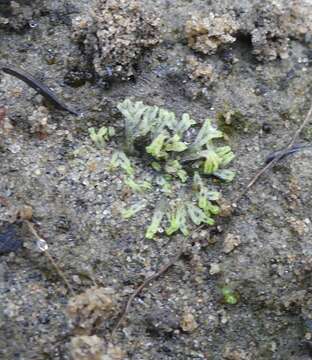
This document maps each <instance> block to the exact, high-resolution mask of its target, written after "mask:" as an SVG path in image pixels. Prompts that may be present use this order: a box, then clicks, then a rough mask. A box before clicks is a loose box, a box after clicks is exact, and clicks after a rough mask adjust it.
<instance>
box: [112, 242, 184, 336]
mask: <svg viewBox="0 0 312 360" xmlns="http://www.w3.org/2000/svg"><path fill="white" fill-rule="evenodd" d="M184 252H185V248H184V247H182V249H181V250H180V251H179V253H178V255H176V256H175V257H174V258H173V259H172V260H170V261H169V262H168V263H167V264H165V265H164V266H163V267H162V268H160V270H159V271H158V272H156V273H154V274H152V275H151V276H149V277H148V278H146V279H145V280H144V281H143V282H142V284H141V285H140V286H138V287H137V288H136V290H135V291H134V293H133V294H132V295H131V296H130V297H129V299H128V301H127V304H126V306H125V308H124V310H123V312H122V314H121V316H120V318H119V320H118V322H117V323H116V325H115V326H114V328H113V331H112V335H113V334H114V333H115V332H116V330H117V329H118V328H119V326H120V325H121V323H122V322H123V321H124V319H125V317H126V316H127V314H128V313H129V310H130V308H131V305H132V303H133V301H134V299H135V298H136V297H137V296H138V295H139V294H140V292H141V291H142V290H143V289H144V288H145V287H146V286H147V285H148V284H149V283H151V282H152V281H153V280H155V279H157V278H159V277H160V276H161V275H163V274H164V273H165V272H166V271H167V270H169V269H170V268H171V267H172V266H173V265H175V264H176V262H177V261H178V260H179V259H180V257H181V256H182V255H183V253H184Z"/></svg>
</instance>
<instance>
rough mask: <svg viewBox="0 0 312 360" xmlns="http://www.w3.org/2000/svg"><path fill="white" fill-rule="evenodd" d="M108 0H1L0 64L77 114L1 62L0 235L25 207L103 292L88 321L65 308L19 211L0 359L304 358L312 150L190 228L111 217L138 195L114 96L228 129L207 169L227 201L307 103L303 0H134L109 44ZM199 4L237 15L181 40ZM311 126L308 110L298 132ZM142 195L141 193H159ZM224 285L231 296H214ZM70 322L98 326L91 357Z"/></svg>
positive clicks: (310, 134)
mask: <svg viewBox="0 0 312 360" xmlns="http://www.w3.org/2000/svg"><path fill="white" fill-rule="evenodd" d="M105 3H106V2H105V1H85V0H80V1H64V0H58V1H54V0H50V1H29V2H28V1H17V2H11V4H10V2H9V1H0V11H1V14H0V15H1V19H0V61H1V64H11V65H14V66H18V67H21V68H23V69H25V70H27V71H28V72H30V73H31V74H33V75H34V76H36V78H38V79H41V80H42V81H43V82H44V83H45V84H47V85H48V86H50V88H51V89H53V90H54V91H55V93H56V94H57V95H58V96H59V98H60V99H62V100H63V101H64V102H65V103H66V104H68V106H70V107H71V108H74V109H75V110H77V111H79V112H82V113H83V115H81V116H80V117H75V116H73V115H71V114H69V113H67V112H64V111H59V110H57V109H55V107H53V106H51V104H48V103H47V102H45V101H44V99H43V98H42V96H40V95H36V93H35V92H34V91H33V90H32V89H30V88H29V87H28V86H27V85H26V84H25V83H23V82H21V81H20V80H18V79H17V78H15V77H13V76H11V75H9V74H5V73H3V72H1V74H0V80H1V87H0V105H1V106H2V107H5V109H6V116H5V117H4V116H2V115H1V114H0V116H1V119H0V125H1V133H0V159H1V161H0V174H1V177H0V179H1V180H0V195H1V198H0V199H1V203H0V234H1V233H2V234H3V233H5V231H6V229H7V228H8V226H11V225H9V224H10V223H12V222H13V218H14V216H15V214H16V212H17V211H18V209H19V208H20V207H21V206H24V205H28V206H31V207H32V209H33V218H32V221H33V223H34V224H35V226H36V229H37V230H38V233H39V234H40V236H42V237H43V238H44V239H45V240H46V242H47V244H48V246H49V253H50V254H51V256H52V257H53V258H54V259H55V260H56V261H57V263H58V266H59V267H60V269H61V270H62V271H63V273H64V274H65V277H66V278H67V279H68V281H69V283H70V284H71V286H72V288H73V289H74V291H75V293H76V294H80V293H84V292H85V291H86V290H88V289H89V288H90V287H92V286H94V283H95V284H96V285H97V286H98V287H99V288H100V287H105V288H109V289H107V290H106V291H107V296H108V297H111V301H112V304H110V305H109V306H108V308H109V312H108V313H106V312H105V309H104V310H103V313H102V314H101V312H100V314H99V319H98V320H99V321H98V322H97V323H96V325H95V324H92V323H91V325H90V324H89V325H87V326H86V328H84V329H82V330H81V329H77V324H76V325H75V324H73V323H72V321H71V320H72V319H70V316H69V315H68V314H67V311H66V308H67V305H68V302H69V301H70V299H73V295H72V294H71V293H70V291H69V290H68V288H67V287H66V285H65V284H64V282H63V280H62V279H61V278H60V277H59V275H58V274H57V273H56V271H55V269H54V268H53V266H52V265H51V263H50V262H49V260H48V258H47V257H46V256H44V254H42V253H40V252H39V251H38V250H37V249H36V246H35V239H34V237H33V235H32V234H31V233H30V232H29V230H28V229H27V226H26V224H25V223H24V224H22V222H21V221H17V222H15V223H14V225H12V226H14V229H15V230H16V237H18V238H20V239H22V240H23V241H24V244H23V247H22V248H20V249H18V250H17V251H13V252H11V253H9V254H8V253H4V254H2V255H1V257H0V260H1V261H0V357H1V359H24V360H30V359H40V360H41V359H70V358H71V355H70V354H72V358H75V359H78V360H79V359H91V360H92V359H135V360H139V359H140V360H141V359H142V360H145V359H146V360H147V359H155V360H156V359H157V360H158V359H163V360H165V359H216V360H217V359H233V360H239V359H241V360H243V359H292V360H295V359H296V360H299V359H300V360H304V359H310V358H311V356H312V308H311V306H312V301H311V272H312V238H311V232H312V225H311V220H312V219H311V217H312V215H311V206H312V197H311V186H312V165H311V164H312V163H311V155H312V151H311V150H309V149H308V148H307V149H306V150H303V151H301V152H298V153H296V154H294V155H293V156H291V157H288V158H286V159H284V160H283V161H281V162H279V163H278V164H277V165H276V166H275V167H274V168H273V169H272V170H269V172H268V173H266V174H265V175H264V176H263V177H262V178H261V179H260V180H259V181H258V182H257V183H256V185H255V186H253V188H252V189H251V191H250V192H249V193H248V194H247V195H246V196H245V197H244V198H243V199H242V200H241V201H240V202H239V203H238V205H237V208H236V209H235V211H234V212H233V213H231V214H229V215H228V216H227V217H223V218H221V217H219V218H217V224H216V225H215V226H213V227H204V228H202V229H200V230H197V229H195V228H194V231H193V232H192V233H191V235H190V237H189V238H188V239H186V240H184V239H183V236H182V235H175V236H172V237H167V236H165V235H164V234H163V235H162V234H160V235H158V236H157V237H156V238H155V239H154V240H148V239H146V238H145V237H144V229H146V226H147V225H148V224H149V222H150V219H151V216H152V213H153V211H152V206H151V207H147V209H146V210H144V212H143V213H140V214H139V215H138V216H136V217H134V218H133V219H131V220H123V219H122V218H121V216H120V214H119V211H118V210H119V209H120V207H122V206H125V205H131V203H132V202H135V201H136V200H137V195H135V194H131V192H130V195H129V191H128V190H127V189H126V190H125V186H124V184H123V181H122V174H121V173H120V172H118V171H117V172H112V171H110V170H109V163H110V159H111V155H112V152H113V150H114V149H118V148H120V147H122V135H120V134H122V130H123V119H122V116H121V114H120V113H119V111H118V110H117V108H116V105H117V103H118V102H119V101H122V100H123V99H125V98H127V97H132V98H133V99H135V100H142V101H144V102H145V103H147V104H150V105H158V106H162V107H165V108H167V109H169V110H171V111H174V112H175V113H176V114H178V115H181V114H182V113H185V112H186V113H189V114H190V115H191V116H192V117H193V118H194V119H196V120H197V122H198V123H201V122H202V121H203V120H204V119H206V118H207V117H210V118H211V119H213V121H214V122H215V123H218V124H219V126H223V127H224V128H225V130H226V131H227V135H228V138H227V141H228V143H229V145H230V146H231V147H232V149H233V151H234V152H235V154H236V158H235V160H234V162H233V167H234V168H235V170H236V173H237V174H236V178H235V180H234V181H233V182H232V183H231V184H223V185H220V190H221V191H222V195H223V198H224V200H225V201H227V202H228V203H229V204H230V203H231V202H233V201H234V199H235V198H236V196H237V195H238V194H239V193H240V192H241V191H242V189H243V188H244V187H245V186H246V185H247V183H248V181H249V180H250V178H251V177H252V176H253V175H254V174H255V173H256V171H257V170H258V169H259V168H260V167H261V166H262V165H263V163H264V159H265V157H266V156H267V155H268V154H269V153H271V152H272V151H274V150H276V149H279V148H282V147H284V146H286V145H287V144H288V142H289V141H290V140H291V138H292V136H293V134H294V133H295V131H296V130H297V129H298V127H299V126H300V124H301V122H302V121H303V119H304V117H305V115H306V113H307V111H308V109H309V107H310V103H311V84H312V75H311V65H312V33H311V28H310V27H311V21H310V20H311V14H312V10H311V9H312V4H311V2H309V1H303V0H301V1H299V0H298V1H285V2H282V1H276V2H271V1H259V0H258V1H256V0H254V1H206V0H205V1H204V0H193V1H186V0H175V1H173V0H172V1H165V0H156V1H155V0H153V1H150V0H141V1H140V2H139V11H140V13H139V15H138V14H137V13H136V12H135V11H134V13H133V14H134V15H133V16H134V18H133V19H132V18H131V17H130V18H129V19H128V18H127V10H126V11H124V12H121V16H125V17H126V20H127V21H129V29H130V30H127V29H128V28H127V27H125V29H124V30H123V31H125V32H126V33H127V31H129V32H130V33H131V31H132V30H131V29H132V28H131V26H136V27H135V31H136V36H137V38H136V40H135V39H134V40H133V39H132V40H130V42H129V43H128V45H125V43H122V41H121V42H119V40H120V38H119V37H118V36H119V35H118V34H119V33H118V31H119V28H118V26H117V30H116V29H115V30H114V31H115V32H114V33H111V34H110V35H111V37H108V38H109V39H112V40H109V41H111V43H109V41H108V44H106V45H107V46H110V52H109V56H108V57H107V58H106V57H105V56H104V55H103V54H104V53H103V49H104V45H103V48H102V49H101V41H104V40H103V38H101V36H102V35H101V33H96V30H97V29H99V27H102V28H101V29H102V30H103V29H104V30H105V29H106V30H107V29H108V30H107V31H108V32H109V31H110V28H109V26H110V23H109V21H108V19H109V16H110V15H109V11H111V10H109V11H108V15H107V14H106V15H105V16H106V17H105V16H104V15H103V16H104V17H103V18H101V19H100V17H101V14H104V13H101V6H105ZM121 3H122V2H121ZM130 3H131V2H130ZM129 11H130V10H129ZM141 11H142V13H141ZM210 13H213V14H216V16H223V15H224V14H227V15H229V16H230V17H231V19H232V20H233V21H235V23H236V25H235V26H236V27H235V26H234V28H235V29H233V32H232V33H231V34H230V36H231V37H233V39H231V37H230V38H229V37H227V36H224V37H222V36H221V37H219V35H215V36H213V37H212V39H210V40H211V41H212V42H213V46H214V45H215V46H216V48H215V49H214V48H212V50H211V47H209V46H208V50H207V49H206V50H207V51H206V53H205V46H206V45H205V43H204V45H203V48H201V45H200V46H198V47H197V48H196V46H195V45H194V44H193V45H192V43H191V41H190V39H189V38H188V35H187V33H186V32H185V23H186V21H187V20H189V19H190V18H191V16H192V15H194V16H195V15H197V16H199V18H205V17H209V16H210V15H209V14H210ZM129 14H130V12H129ZM142 14H143V15H142ZM107 16H108V17H107ZM129 16H132V15H129ZM156 18H158V19H159V20H157V19H156ZM95 19H96V20H95ZM142 19H143V20H142ZM126 20H122V23H124V21H126ZM133 24H134V25H133ZM115 27H116V26H115ZM104 30H103V31H104ZM106 30H105V31H106ZM141 30H142V31H141ZM210 30H211V29H210ZM105 31H104V35H103V36H104V38H105V39H106V38H107V33H105ZM194 31H195V34H196V30H194ZM199 33H200V30H199ZM225 33H226V30H225ZM116 34H117V35H116ZM225 35H229V34H225ZM120 36H121V35H120ZM195 36H196V35H195ZM86 39H87V40H86ZM216 41H217V43H216ZM219 42H220V43H219ZM106 45H105V46H106ZM125 49H127V51H129V52H127V51H125ZM120 59H122V61H121V60H120ZM119 61H120V62H121V63H120V64H119V63H118V62H119ZM199 64H200V65H202V66H203V68H200V67H199V68H198V66H199ZM102 70H103V71H102ZM104 70H105V71H104ZM229 114H230V115H229ZM232 115H233V116H232ZM229 116H230V118H232V120H231V124H230V125H224V119H225V118H228V117H229ZM103 125H106V126H108V125H110V126H113V127H115V129H116V133H117V136H116V137H114V138H113V139H112V140H111V141H110V142H108V144H107V146H106V147H105V148H104V149H97V148H96V147H95V146H94V144H93V143H92V141H91V139H90V137H89V133H88V128H89V127H96V128H98V127H100V126H103ZM311 141H312V125H311V123H310V124H308V125H307V126H306V127H305V129H304V130H303V132H302V133H301V135H300V138H299V139H298V141H297V142H298V143H304V144H307V145H308V144H310V143H311ZM131 160H132V161H133V162H134V163H135V166H136V171H137V174H139V175H138V176H139V177H142V178H144V179H145V178H149V177H150V176H151V170H150V168H148V167H146V164H145V162H144V160H142V159H141V158H140V156H134V157H131ZM146 199H147V200H148V201H150V202H151V205H152V202H153V203H154V202H156V201H157V194H151V195H146ZM233 238H235V239H236V242H235V244H234V246H231V244H230V245H229V244H228V242H229V241H231V239H233ZM184 241H186V243H187V250H186V251H185V253H184V255H183V256H182V257H181V258H180V260H179V261H177V263H176V265H175V266H174V267H172V268H171V269H169V270H168V272H167V273H166V274H164V276H162V277H161V278H159V279H158V280H156V281H154V282H153V284H152V286H148V287H147V288H146V289H145V290H143V292H142V293H141V294H140V295H139V296H138V297H137V298H136V300H135V301H134V304H133V306H132V308H131V309H130V311H129V314H128V315H127V317H126V319H125V321H124V322H123V323H122V325H121V327H120V328H119V329H118V330H117V331H116V332H115V334H114V335H111V332H112V328H113V327H114V325H115V324H116V321H117V320H118V317H119V314H120V311H121V309H122V307H123V306H124V304H125V302H126V300H127V299H128V297H129V295H130V294H131V293H132V292H133V291H134V289H135V288H136V287H137V286H138V285H139V284H140V283H141V282H142V281H143V280H144V278H145V277H146V276H148V275H150V274H151V273H153V271H157V270H158V269H159V268H160V267H161V266H162V265H163V264H165V263H166V262H167V261H168V260H170V259H172V258H173V257H174V256H175V255H176V254H177V252H178V251H179V249H180V247H181V246H182V244H183V243H184ZM228 246H230V251H229V248H228ZM225 286H226V287H228V288H230V289H232V290H233V292H234V294H235V297H236V300H237V303H236V304H228V303H226V302H225V301H224V298H222V294H221V291H220V289H222V288H224V287H225ZM94 291H95V290H94ZM105 299H106V298H105ZM105 301H106V300H105ZM75 311H76V310H75V309H74V312H75ZM77 311H78V313H79V310H77ZM93 315H94V314H93ZM93 315H92V316H93ZM80 316H81V314H80ZM90 316H91V315H90ZM76 320H77V319H76ZM77 321H78V322H79V319H78V320H77ZM79 330H81V331H79ZM79 334H83V335H84V336H93V335H96V336H97V338H96V341H98V340H99V341H100V342H101V341H102V342H103V343H102V344H101V346H102V348H101V346H100V349H99V350H98V353H96V354H93V355H92V354H91V353H92V351H91V350H90V349H89V350H88V348H87V347H86V348H84V347H82V348H81V345H79V342H77V341H76V342H75V341H74V340H73V339H76V340H77V336H78V335H79ZM88 339H89V340H90V338H88ZM93 339H94V338H93ZM80 340H81V339H80ZM81 341H82V340H81ZM97 344H98V343H97ZM105 344H109V346H108V347H109V349H108V350H107V349H106V350H105V346H106V345H105ZM91 347H92V346H91ZM94 347H95V346H93V348H94ZM84 352H85V355H84V354H83V353H84ZM75 354H76V355H75Z"/></svg>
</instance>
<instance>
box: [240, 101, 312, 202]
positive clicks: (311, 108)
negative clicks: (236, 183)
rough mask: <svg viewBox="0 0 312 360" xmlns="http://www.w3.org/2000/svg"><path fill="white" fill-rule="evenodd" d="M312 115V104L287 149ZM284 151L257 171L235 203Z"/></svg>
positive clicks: (279, 158)
mask: <svg viewBox="0 0 312 360" xmlns="http://www.w3.org/2000/svg"><path fill="white" fill-rule="evenodd" d="M311 117H312V105H311V107H310V109H309V111H308V113H307V115H306V117H305V119H304V121H303V122H302V124H301V125H300V127H299V128H298V130H297V131H296V132H295V134H294V136H293V138H292V140H291V141H290V143H289V144H288V146H287V147H286V148H285V150H287V149H290V148H292V147H293V146H294V144H295V142H296V141H297V139H298V137H299V135H300V133H301V131H302V130H303V128H304V127H305V126H306V125H307V124H308V123H309V121H310V120H311ZM283 156H284V155H283V152H281V154H280V155H279V156H276V157H274V159H273V160H272V161H270V162H269V163H268V164H267V165H265V166H264V167H263V168H262V169H261V170H260V171H258V172H257V174H256V175H255V176H254V177H253V178H252V179H251V181H250V182H249V183H248V185H247V186H246V188H245V189H244V190H243V191H242V192H241V193H240V194H239V195H238V197H237V198H236V200H235V201H234V203H235V204H237V203H238V202H239V201H240V200H241V199H242V198H243V197H244V195H245V194H246V193H247V192H248V191H249V190H250V188H251V187H252V186H253V185H254V184H255V183H256V182H257V181H258V179H259V178H260V177H261V176H262V175H263V174H264V173H265V172H266V171H267V170H269V169H270V168H271V167H273V165H275V164H276V163H277V162H278V161H279V160H281V158H282V157H283Z"/></svg>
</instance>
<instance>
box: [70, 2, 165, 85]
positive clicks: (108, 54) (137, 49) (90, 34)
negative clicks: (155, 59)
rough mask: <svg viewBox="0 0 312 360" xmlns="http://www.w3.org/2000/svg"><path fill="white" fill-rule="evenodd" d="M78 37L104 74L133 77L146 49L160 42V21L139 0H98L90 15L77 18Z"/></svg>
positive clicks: (103, 75) (95, 64)
mask: <svg viewBox="0 0 312 360" xmlns="http://www.w3.org/2000/svg"><path fill="white" fill-rule="evenodd" d="M73 26H74V39H75V40H76V41H77V42H78V43H80V44H82V45H83V48H84V51H85V52H86V53H87V55H88V56H89V57H90V58H92V61H93V66H94V70H95V72H96V73H97V74H98V75H99V76H101V77H114V78H122V79H129V78H130V77H131V76H133V75H134V67H135V65H136V64H137V63H138V60H139V58H140V57H141V56H142V54H143V52H144V50H146V49H149V48H151V47H153V46H154V45H156V44H157V43H158V42H159V32H158V27H159V21H158V19H156V18H155V17H154V16H152V15H148V14H147V13H145V11H144V10H143V9H142V8H141V6H140V5H139V3H138V2H137V1H136V0H131V1H128V0H118V1H117V0H97V1H96V3H95V6H94V8H93V10H92V13H91V14H90V15H89V16H87V17H86V18H82V17H79V18H76V19H74V23H73Z"/></svg>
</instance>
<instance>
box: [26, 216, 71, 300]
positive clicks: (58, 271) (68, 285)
mask: <svg viewBox="0 0 312 360" xmlns="http://www.w3.org/2000/svg"><path fill="white" fill-rule="evenodd" d="M24 222H25V223H26V225H27V226H28V229H29V231H30V232H31V233H32V234H33V235H34V237H35V238H36V239H37V240H38V241H42V238H41V237H40V236H39V234H38V232H37V230H36V229H35V227H34V225H33V224H32V223H31V222H30V221H29V220H24ZM42 252H43V254H44V255H45V256H46V258H47V259H48V260H49V261H50V263H51V264H52V266H53V268H54V269H55V271H56V272H57V274H58V275H59V277H60V278H61V279H62V280H63V281H64V283H65V285H66V286H67V288H68V290H69V291H70V292H71V294H75V291H74V289H73V288H72V286H71V285H70V283H69V281H68V280H67V279H66V277H65V274H64V272H63V271H62V270H61V269H60V267H59V265H58V264H57V262H56V261H55V260H54V259H53V257H52V256H51V254H50V253H49V251H48V250H44V251H42Z"/></svg>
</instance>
